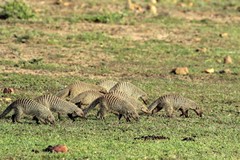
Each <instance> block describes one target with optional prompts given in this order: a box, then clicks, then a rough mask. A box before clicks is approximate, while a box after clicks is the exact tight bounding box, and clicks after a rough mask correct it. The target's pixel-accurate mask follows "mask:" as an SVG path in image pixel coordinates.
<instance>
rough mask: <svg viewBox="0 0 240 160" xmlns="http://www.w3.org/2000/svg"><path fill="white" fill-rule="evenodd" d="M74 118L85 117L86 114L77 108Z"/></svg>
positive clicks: (73, 114)
mask: <svg viewBox="0 0 240 160" xmlns="http://www.w3.org/2000/svg"><path fill="white" fill-rule="evenodd" d="M72 116H73V117H84V113H83V111H82V110H81V109H80V108H77V109H76V110H75V111H74V112H73V113H72Z"/></svg>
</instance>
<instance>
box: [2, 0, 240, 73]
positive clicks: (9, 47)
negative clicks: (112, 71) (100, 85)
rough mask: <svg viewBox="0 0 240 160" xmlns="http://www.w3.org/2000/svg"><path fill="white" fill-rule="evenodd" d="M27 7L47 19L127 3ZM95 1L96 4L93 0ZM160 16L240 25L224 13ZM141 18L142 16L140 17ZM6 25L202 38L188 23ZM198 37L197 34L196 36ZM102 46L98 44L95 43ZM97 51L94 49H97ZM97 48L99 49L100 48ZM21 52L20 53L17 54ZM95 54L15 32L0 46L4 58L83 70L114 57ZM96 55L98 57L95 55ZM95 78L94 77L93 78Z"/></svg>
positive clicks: (137, 37) (62, 32)
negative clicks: (19, 39) (21, 39)
mask: <svg viewBox="0 0 240 160" xmlns="http://www.w3.org/2000/svg"><path fill="white" fill-rule="evenodd" d="M26 2H27V4H29V5H30V6H32V7H33V8H34V10H35V12H36V13H38V14H39V15H45V16H50V17H54V16H60V17H64V16H66V15H70V14H73V13H74V14H82V13H85V12H91V11H102V10H110V11H117V12H121V10H123V9H124V8H125V5H124V3H120V2H119V3H118V2H117V1H113V3H112V4H103V5H98V4H100V3H99V2H96V4H97V5H90V4H88V3H85V2H80V1H65V2H64V3H63V4H60V5H58V4H56V1H55V0H54V1H53V0H51V1H49V0H45V1H43V0H42V1H37V0H34V1H26ZM91 2H92V1H91ZM158 14H159V15H163V16H164V15H168V16H170V17H175V18H178V19H184V20H188V21H192V20H198V21H199V20H206V19H211V21H213V22H216V23H229V22H236V23H238V22H240V17H239V16H236V15H231V14H227V15H225V14H223V13H220V12H216V11H206V12H198V11H188V10H187V9H186V8H184V6H183V7H180V8H179V7H176V8H172V9H169V8H165V7H161V6H158ZM137 16H141V15H137ZM1 25H2V26H6V27H18V28H20V29H23V30H25V31H26V30H38V31H41V32H43V33H45V34H56V35H58V36H60V37H64V36H67V35H75V34H79V33H83V32H96V31H98V32H103V33H106V34H108V35H110V36H111V37H113V38H126V37H127V38H129V39H131V40H133V41H139V42H144V41H147V40H150V39H158V40H163V41H166V42H170V43H174V44H175V43H181V44H185V45H192V44H193V43H198V42H199V38H198V36H197V35H188V34H186V31H187V30H188V28H189V27H190V26H189V25H190V24H186V28H185V29H184V28H172V29H167V28H165V27H163V26H161V25H156V24H152V23H143V24H141V25H139V24H136V25H134V24H133V25H121V24H102V23H89V22H79V23H69V22H64V21H62V22H58V23H41V22H34V21H33V22H31V23H21V22H19V23H18V22H8V21H7V22H4V21H2V22H1ZM196 34H197V33H196ZM94 45H98V44H94ZM93 48H94V47H93ZM96 48H97V47H96ZM16 50H17V51H16ZM91 52H95V53H94V54H93V53H92V54H89V50H88V48H87V47H85V46H83V47H82V49H81V51H79V50H77V49H76V48H74V47H73V48H69V47H68V48H65V47H58V46H54V45H46V44H41V43H38V41H37V40H36V41H33V42H28V43H15V42H14V33H13V36H12V38H10V39H9V40H6V41H5V42H3V43H2V44H1V45H0V56H1V59H4V60H11V61H16V62H17V61H19V60H24V61H28V60H31V59H35V58H38V57H40V58H43V60H44V62H46V63H57V64H66V65H74V64H79V65H81V66H83V67H89V66H97V65H99V64H100V63H102V62H109V61H111V60H112V59H113V57H112V56H111V55H107V54H105V53H102V51H98V50H97V49H96V50H93V51H91ZM56 54H57V55H60V57H61V58H55V56H56ZM93 55H94V56H93ZM1 72H4V73H12V72H16V73H25V74H26V73H27V74H38V75H39V74H40V75H41V74H43V75H53V76H55V75H65V74H66V75H76V74H79V70H78V69H76V71H71V72H68V73H64V72H59V73H58V72H54V73H52V72H49V71H46V70H37V69H36V70H31V69H23V68H16V67H12V66H6V67H2V68H1ZM89 76H94V75H89Z"/></svg>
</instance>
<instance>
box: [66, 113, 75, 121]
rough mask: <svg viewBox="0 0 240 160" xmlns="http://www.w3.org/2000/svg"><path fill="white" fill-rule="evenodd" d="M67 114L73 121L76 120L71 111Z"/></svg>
mask: <svg viewBox="0 0 240 160" xmlns="http://www.w3.org/2000/svg"><path fill="white" fill-rule="evenodd" d="M67 115H68V117H69V118H70V119H71V120H72V121H73V122H74V121H75V118H76V117H74V116H73V115H72V114H71V113H68V114H67Z"/></svg>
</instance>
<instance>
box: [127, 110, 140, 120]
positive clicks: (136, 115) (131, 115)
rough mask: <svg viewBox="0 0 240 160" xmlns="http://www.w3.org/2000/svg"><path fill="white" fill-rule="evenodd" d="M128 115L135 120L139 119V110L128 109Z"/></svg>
mask: <svg viewBox="0 0 240 160" xmlns="http://www.w3.org/2000/svg"><path fill="white" fill-rule="evenodd" d="M127 116H128V117H129V118H133V119H134V120H135V121H138V120H139V115H138V113H137V112H130V111H128V113H127Z"/></svg>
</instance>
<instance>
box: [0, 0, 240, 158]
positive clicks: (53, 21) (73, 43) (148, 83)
mask: <svg viewBox="0 0 240 160" xmlns="http://www.w3.org/2000/svg"><path fill="white" fill-rule="evenodd" d="M26 2H28V3H26V4H29V5H28V6H32V7H33V8H34V9H35V10H39V11H38V12H36V13H35V14H37V13H39V14H37V15H36V17H37V18H35V19H34V21H31V20H17V19H14V18H13V19H7V20H1V26H0V33H1V34H0V43H1V45H0V55H1V57H0V69H1V72H0V88H1V89H3V88H5V87H12V88H14V90H15V93H14V94H3V93H1V98H0V111H3V110H4V109H5V107H7V106H8V105H9V104H10V102H6V101H5V100H4V98H6V97H7V98H11V99H12V101H13V100H15V99H17V98H23V97H28V98H34V97H36V96H39V95H41V94H44V93H53V94H54V93H56V92H57V91H58V90H60V89H62V88H64V87H65V86H66V85H68V84H71V83H73V82H75V81H78V80H80V81H84V82H88V83H96V82H98V81H101V80H103V79H115V80H122V81H131V82H132V83H133V84H135V85H137V86H139V87H140V88H141V89H143V90H144V91H146V92H147V93H148V94H149V99H150V100H149V101H150V102H152V101H154V100H155V99H156V98H158V97H159V96H161V95H164V94H168V93H179V94H181V95H183V96H185V97H188V98H191V99H193V100H194V101H196V102H197V103H198V104H200V106H201V107H202V108H203V110H204V117H203V118H199V117H197V116H196V115H195V114H194V112H190V118H181V117H178V116H176V118H173V119H169V118H167V117H166V116H165V112H164V111H161V112H159V113H158V114H156V115H154V116H149V117H147V116H142V117H141V119H140V121H139V122H130V123H127V122H125V121H124V120H123V121H122V122H121V123H120V124H119V123H118V120H117V117H116V116H114V115H111V114H109V115H108V116H107V118H106V120H105V121H101V120H98V119H96V118H95V112H96V111H93V112H92V113H91V114H90V115H89V117H88V118H87V119H78V120H77V121H76V122H74V123H73V122H71V121H70V120H69V119H67V118H65V119H64V120H62V121H59V122H57V124H56V126H48V125H36V124H35V123H34V122H33V121H32V120H31V118H29V117H25V118H23V119H22V121H23V123H22V124H12V123H11V120H10V114H9V115H8V116H7V117H6V118H4V119H1V121H0V123H1V129H0V131H1V134H0V145H1V148H0V157H1V158H0V159H234V160H235V159H239V157H240V154H239V150H240V147H239V143H240V136H239V131H240V127H239V124H240V117H239V113H240V107H239V104H240V103H239V93H238V91H239V90H240V87H239V85H238V84H239V82H240V78H239V73H240V69H239V65H238V64H239V60H240V57H239V54H238V53H239V43H240V35H239V27H238V26H239V20H234V17H235V16H236V15H238V13H239V12H237V10H236V8H237V7H238V6H240V3H239V2H238V1H236V0H231V1H228V2H224V3H219V2H218V1H216V0H210V1H201V2H200V1H195V0H193V1H176V3H173V1H164V2H163V1H161V2H160V3H158V4H157V7H158V8H159V12H160V14H159V16H153V17H151V16H150V15H149V14H148V13H142V14H137V13H134V12H130V11H127V10H126V9H125V8H124V5H125V4H124V2H123V1H110V0H104V1H103V2H101V3H100V2H96V1H83V2H82V3H81V4H82V7H81V5H80V3H79V4H78V2H71V3H77V4H78V5H77V6H76V8H75V9H74V8H71V5H70V6H64V5H54V4H48V3H44V4H43V5H41V6H39V5H38V3H37V2H34V1H26ZM136 2H138V1H136ZM189 2H193V6H192V7H190V6H188V7H184V6H183V7H181V5H179V3H186V4H187V3H189ZM146 3H147V1H144V2H142V3H141V4H142V5H145V4H146ZM84 6H87V7H84ZM42 7H43V8H42ZM108 9H109V11H108ZM174 11H178V12H186V13H188V12H192V13H194V14H199V13H204V14H207V16H203V17H202V18H201V19H199V18H196V19H194V18H193V19H188V18H185V17H181V16H179V17H178V16H173V15H172V14H171V12H174ZM165 12H166V13H165ZM58 13H62V14H58ZM215 14H220V15H223V14H224V15H225V16H223V17H222V19H221V18H220V20H216V19H214V18H212V19H210V18H209V17H210V15H215ZM59 15H60V16H59ZM187 15H188V14H186V16H187ZM199 15H200V16H201V14H199ZM227 17H231V18H232V20H231V18H230V20H229V19H227ZM226 19H227V20H228V22H227V23H225V20H226ZM221 20H222V21H221ZM221 33H228V36H227V37H220V36H219V35H220V34H221ZM162 34H164V35H166V37H165V38H164V37H163V38H159V36H161V35H162ZM201 48H206V51H196V50H198V49H201ZM226 55H230V56H231V57H232V59H233V64H224V63H223V58H224V57H225V56H226ZM184 66H186V67H188V68H189V71H190V73H189V74H188V75H175V74H171V73H170V72H171V70H172V69H173V68H175V67H184ZM207 68H214V69H215V73H213V74H206V73H204V72H203V70H205V69H207ZM227 68H228V69H230V70H231V71H232V74H221V73H219V71H220V70H223V69H227ZM176 115H179V113H176ZM148 135H155V136H164V137H168V138H169V139H165V140H146V141H145V140H142V139H135V138H139V137H141V136H148ZM184 138H190V139H192V140H190V141H183V139H184ZM56 144H65V145H67V147H68V148H69V152H68V153H66V154H57V153H45V152H42V149H44V148H46V147H47V146H48V145H56ZM34 151H35V152H34Z"/></svg>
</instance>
